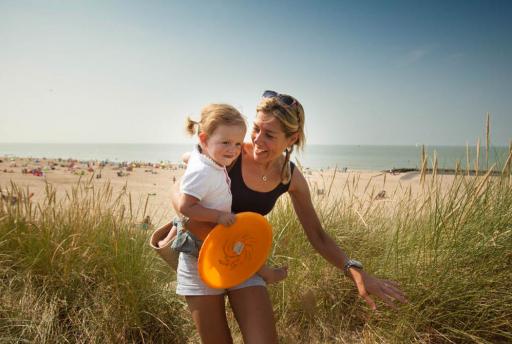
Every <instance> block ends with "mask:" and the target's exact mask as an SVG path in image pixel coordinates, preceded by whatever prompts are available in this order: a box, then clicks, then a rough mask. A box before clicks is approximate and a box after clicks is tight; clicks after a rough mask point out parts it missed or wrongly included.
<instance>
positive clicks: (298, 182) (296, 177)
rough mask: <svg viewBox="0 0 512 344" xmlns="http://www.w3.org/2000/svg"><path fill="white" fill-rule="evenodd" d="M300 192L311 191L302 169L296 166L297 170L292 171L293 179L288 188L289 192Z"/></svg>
mask: <svg viewBox="0 0 512 344" xmlns="http://www.w3.org/2000/svg"><path fill="white" fill-rule="evenodd" d="M298 191H299V192H300V191H302V192H304V191H309V186H308V183H307V181H306V178H304V175H303V174H302V172H301V171H300V168H298V167H297V165H295V168H294V169H293V171H292V178H291V180H290V187H289V188H288V192H289V193H294V192H298Z"/></svg>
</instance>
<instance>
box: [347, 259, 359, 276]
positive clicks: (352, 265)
mask: <svg viewBox="0 0 512 344" xmlns="http://www.w3.org/2000/svg"><path fill="white" fill-rule="evenodd" d="M350 268H357V269H361V270H362V269H363V264H362V263H361V262H360V261H358V260H355V259H350V260H349V261H348V262H347V264H345V267H344V268H343V270H344V272H345V274H346V273H347V272H348V269H350Z"/></svg>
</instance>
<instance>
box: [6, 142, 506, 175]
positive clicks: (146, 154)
mask: <svg viewBox="0 0 512 344" xmlns="http://www.w3.org/2000/svg"><path fill="white" fill-rule="evenodd" d="M192 147H193V146H192V145H191V144H156V143H155V144H148V143H140V144H133V143H87V144H82V143H69V144H64V143H0V158H2V157H3V158H12V157H31V158H49V159H50V158H51V159H56V158H62V159H77V160H82V161H85V160H99V161H110V162H113V163H115V162H134V161H141V162H152V163H179V162H181V156H182V154H183V153H184V152H187V151H190V150H191V149H192ZM467 150H469V166H470V168H471V169H473V168H474V167H475V160H476V157H477V147H475V146H470V147H468V148H466V146H425V151H426V153H427V156H428V161H429V166H431V165H432V161H433V159H434V156H436V158H437V164H438V167H439V168H447V169H453V168H455V166H456V163H457V161H459V162H460V164H461V167H462V168H466V165H467V164H468V159H467V156H468V154H467ZM421 152H422V146H421V145H411V146H405V145H404V146H375V145H315V144H311V145H308V146H306V148H305V150H304V151H303V152H300V153H296V152H294V153H293V155H292V160H293V161H298V162H299V163H300V164H301V165H302V166H303V167H308V168H311V169H317V170H318V169H329V168H335V167H337V168H338V169H347V170H389V169H396V168H419V167H420V165H421V163H420V162H421ZM508 152H509V148H508V147H494V146H493V147H490V148H489V156H488V159H487V158H486V149H485V147H480V154H479V169H480V170H482V169H486V168H487V166H492V164H494V163H497V166H503V165H504V163H505V161H506V159H507V157H508Z"/></svg>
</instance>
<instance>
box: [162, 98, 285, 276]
mask: <svg viewBox="0 0 512 344" xmlns="http://www.w3.org/2000/svg"><path fill="white" fill-rule="evenodd" d="M186 128H187V132H188V133H189V134H190V135H194V134H196V128H197V136H198V138H199V145H198V146H197V147H196V148H195V149H194V150H193V151H192V153H191V154H190V156H189V158H188V164H187V169H186V171H185V174H184V175H183V177H182V179H181V184H180V199H179V209H178V210H179V212H180V213H182V214H183V215H185V216H187V217H189V218H192V219H194V220H197V221H203V222H211V223H220V224H223V225H225V226H230V225H232V224H233V223H234V222H235V214H233V213H231V202H232V197H231V191H230V179H229V176H228V172H227V170H226V166H230V165H231V164H232V163H233V162H234V161H235V160H236V159H237V158H238V156H239V155H240V152H241V149H242V143H243V140H244V137H245V132H246V130H247V128H246V125H245V120H244V118H243V117H242V115H241V114H240V112H239V111H238V110H236V109H235V108H234V107H232V106H230V105H227V104H210V105H208V106H206V107H205V108H204V109H203V110H202V111H201V120H200V121H199V122H195V121H193V120H191V119H190V118H187V127H186ZM176 232H177V229H176V227H175V226H173V228H172V230H171V231H170V232H169V234H168V235H167V237H166V238H165V239H164V240H162V241H160V242H159V243H158V245H159V246H160V247H164V246H165V245H166V244H167V243H168V242H169V241H170V240H171V239H172V238H173V237H174V236H176ZM178 239H179V237H178ZM178 239H177V240H178ZM186 240H192V241H194V238H193V236H192V239H186ZM182 252H183V251H182ZM258 274H259V275H260V276H261V277H263V279H264V280H265V282H267V283H276V282H279V281H280V280H282V279H284V278H286V276H287V268H276V269H274V268H270V267H267V266H263V267H262V268H261V269H260V271H258Z"/></svg>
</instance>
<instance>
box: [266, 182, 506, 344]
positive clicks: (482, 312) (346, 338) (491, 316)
mask: <svg viewBox="0 0 512 344" xmlns="http://www.w3.org/2000/svg"><path fill="white" fill-rule="evenodd" d="M354 180H355V179H354ZM348 188H350V187H348ZM352 189H355V187H352ZM395 197H397V198H398V201H397V202H396V205H395V206H392V205H390V204H389V203H388V204H385V203H383V202H381V203H379V202H377V201H372V200H371V198H370V200H369V201H368V199H367V198H366V201H365V199H363V198H361V197H357V196H356V195H355V194H354V193H350V195H349V196H348V197H346V196H345V197H344V198H343V199H339V200H334V201H332V200H330V201H329V200H328V199H327V198H323V197H320V198H318V197H317V198H318V199H317V200H316V204H317V210H318V213H319V215H320V217H321V220H322V222H323V224H324V228H326V229H327V230H328V231H329V233H330V235H331V236H332V237H333V238H334V239H335V240H336V241H337V242H338V243H339V244H340V246H341V247H344V248H345V249H346V251H347V253H348V254H349V255H350V256H352V257H355V258H357V259H361V260H362V261H363V262H364V263H365V266H366V268H367V270H368V271H371V272H372V273H374V274H375V275H377V276H379V277H382V278H387V279H392V280H395V281H398V282H400V284H401V287H402V289H403V290H404V291H405V293H406V294H407V297H408V299H409V303H408V304H406V305H402V306H399V308H398V309H397V310H390V309H388V308H386V307H385V306H384V304H383V303H381V304H380V308H379V311H378V312H376V313H372V312H371V311H370V310H369V308H368V307H366V306H365V305H364V303H363V301H362V299H360V298H358V296H357V294H356V291H355V288H354V287H353V285H352V283H351V282H350V281H349V280H348V279H347V278H345V277H344V276H343V274H342V273H341V272H339V271H337V270H334V269H333V268H332V267H331V266H330V265H329V264H328V263H326V262H325V261H324V260H323V259H322V258H321V257H320V256H319V255H318V254H316V253H315V252H314V250H313V249H312V248H311V247H310V245H309V243H308V241H307V239H306V237H305V235H304V233H303V231H302V229H301V226H300V224H299V223H298V222H297V220H296V218H295V216H293V207H292V205H291V202H289V201H288V200H285V201H283V202H281V203H280V204H279V207H278V208H277V209H276V211H274V212H273V213H272V216H271V222H272V224H273V227H274V228H275V229H277V230H276V233H275V237H274V242H275V251H274V254H273V256H272V260H273V261H274V263H275V264H279V265H281V264H287V265H289V266H290V276H289V278H288V279H286V280H285V281H284V282H283V283H282V284H280V285H277V286H275V287H271V289H270V290H271V295H272V298H273V303H274V305H276V307H275V310H276V317H277V319H278V328H280V335H281V340H282V341H283V342H290V343H295V342H301V343H306V342H307V343H338V342H339V343H345V342H346V343H352V342H366V343H373V342H390V343H394V342H399V343H409V342H419V343H432V342H435V343H438V342H457V343H459V342H480V343H497V342H498V343H499V342H510V341H512V183H511V180H510V177H509V176H508V175H507V176H505V175H504V176H502V177H490V174H487V175H484V176H480V177H467V176H460V175H459V176H456V177H455V179H454V181H453V183H452V184H451V186H450V187H449V189H448V190H444V191H443V190H442V188H441V177H439V176H437V177H435V176H433V177H430V180H427V181H426V182H425V183H424V184H423V191H422V192H421V193H420V194H417V195H414V194H413V193H412V192H411V191H410V190H403V192H401V193H396V194H395Z"/></svg>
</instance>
